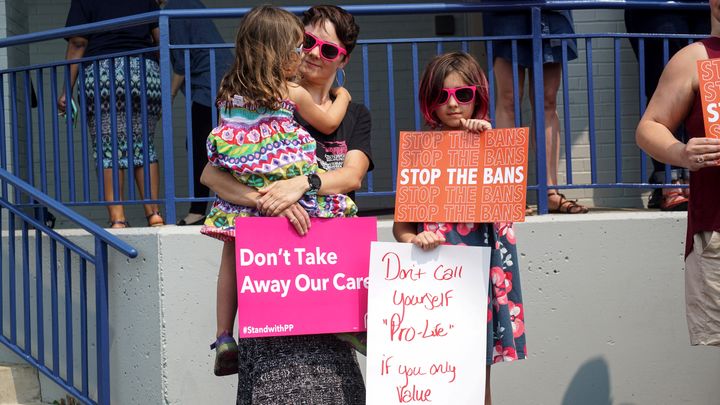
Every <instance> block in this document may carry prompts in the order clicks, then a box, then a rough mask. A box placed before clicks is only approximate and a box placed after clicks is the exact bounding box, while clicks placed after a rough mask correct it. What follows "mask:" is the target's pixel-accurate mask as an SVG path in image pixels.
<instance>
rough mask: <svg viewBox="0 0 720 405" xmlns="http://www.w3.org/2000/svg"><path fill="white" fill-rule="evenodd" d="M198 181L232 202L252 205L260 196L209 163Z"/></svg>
mask: <svg viewBox="0 0 720 405" xmlns="http://www.w3.org/2000/svg"><path fill="white" fill-rule="evenodd" d="M200 183H202V184H204V185H205V186H207V187H208V188H209V189H210V190H212V191H214V192H215V194H217V195H218V197H220V198H222V199H223V200H225V201H228V202H231V203H233V204H237V205H242V206H245V207H254V206H256V205H257V200H258V198H260V193H258V191H257V190H255V189H254V188H252V187H250V186H246V185H245V184H242V183H240V182H239V181H237V179H235V178H234V177H233V176H232V174H230V173H228V172H225V171H222V170H220V169H218V168H217V167H215V166H213V165H211V164H210V163H208V164H206V165H205V168H204V169H203V172H202V174H201V175H200ZM295 201H297V200H295Z"/></svg>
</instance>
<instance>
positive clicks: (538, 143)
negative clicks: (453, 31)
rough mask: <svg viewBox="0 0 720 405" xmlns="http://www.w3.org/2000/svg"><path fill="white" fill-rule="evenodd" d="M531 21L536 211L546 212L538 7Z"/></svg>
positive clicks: (542, 94) (543, 109)
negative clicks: (536, 185)
mask: <svg viewBox="0 0 720 405" xmlns="http://www.w3.org/2000/svg"><path fill="white" fill-rule="evenodd" d="M531 17H532V18H531V23H532V49H533V67H532V71H533V74H532V77H533V80H532V86H533V89H534V93H535V94H534V100H533V104H534V106H535V108H533V114H534V115H535V117H534V118H535V151H536V155H537V158H536V162H537V182H538V188H537V193H538V195H537V200H538V212H540V214H547V212H548V196H547V191H548V187H547V165H546V160H547V155H546V150H545V91H544V90H543V59H542V46H543V44H542V40H543V39H542V31H541V26H540V8H538V7H533V8H532V14H531Z"/></svg>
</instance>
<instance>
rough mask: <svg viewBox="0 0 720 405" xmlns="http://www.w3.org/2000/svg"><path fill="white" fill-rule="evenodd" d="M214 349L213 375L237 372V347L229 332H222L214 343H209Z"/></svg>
mask: <svg viewBox="0 0 720 405" xmlns="http://www.w3.org/2000/svg"><path fill="white" fill-rule="evenodd" d="M210 349H211V350H212V349H215V375H216V376H218V377H219V376H224V375H231V374H237V372H238V347H237V343H235V339H233V337H232V336H230V334H228V333H227V332H223V333H222V334H221V335H220V336H218V338H217V340H216V341H215V343H213V344H211V345H210Z"/></svg>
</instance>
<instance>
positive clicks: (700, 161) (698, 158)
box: [695, 156, 705, 163]
mask: <svg viewBox="0 0 720 405" xmlns="http://www.w3.org/2000/svg"><path fill="white" fill-rule="evenodd" d="M695 161H696V162H698V163H702V162H704V161H705V159H703V157H702V156H698V157H697V159H695Z"/></svg>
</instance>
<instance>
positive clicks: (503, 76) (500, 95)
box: [493, 58, 533, 215]
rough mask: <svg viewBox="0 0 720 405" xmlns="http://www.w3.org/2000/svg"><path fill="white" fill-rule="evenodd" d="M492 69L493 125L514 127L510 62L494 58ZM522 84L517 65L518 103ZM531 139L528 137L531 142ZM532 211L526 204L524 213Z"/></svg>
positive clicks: (523, 70)
mask: <svg viewBox="0 0 720 405" xmlns="http://www.w3.org/2000/svg"><path fill="white" fill-rule="evenodd" d="M493 69H494V70H495V79H496V80H495V82H496V83H497V105H496V109H495V126H496V127H497V128H513V127H515V97H514V91H513V69H512V63H511V62H510V61H508V60H505V59H502V58H495V62H494V65H493ZM524 85H525V69H524V68H521V67H518V103H520V104H522V99H523V87H524ZM530 133H532V131H531V132H530ZM532 139H533V138H532V137H530V141H531V142H532ZM532 212H533V210H532V209H531V208H529V207H528V206H527V205H526V206H525V215H531V214H532Z"/></svg>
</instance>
